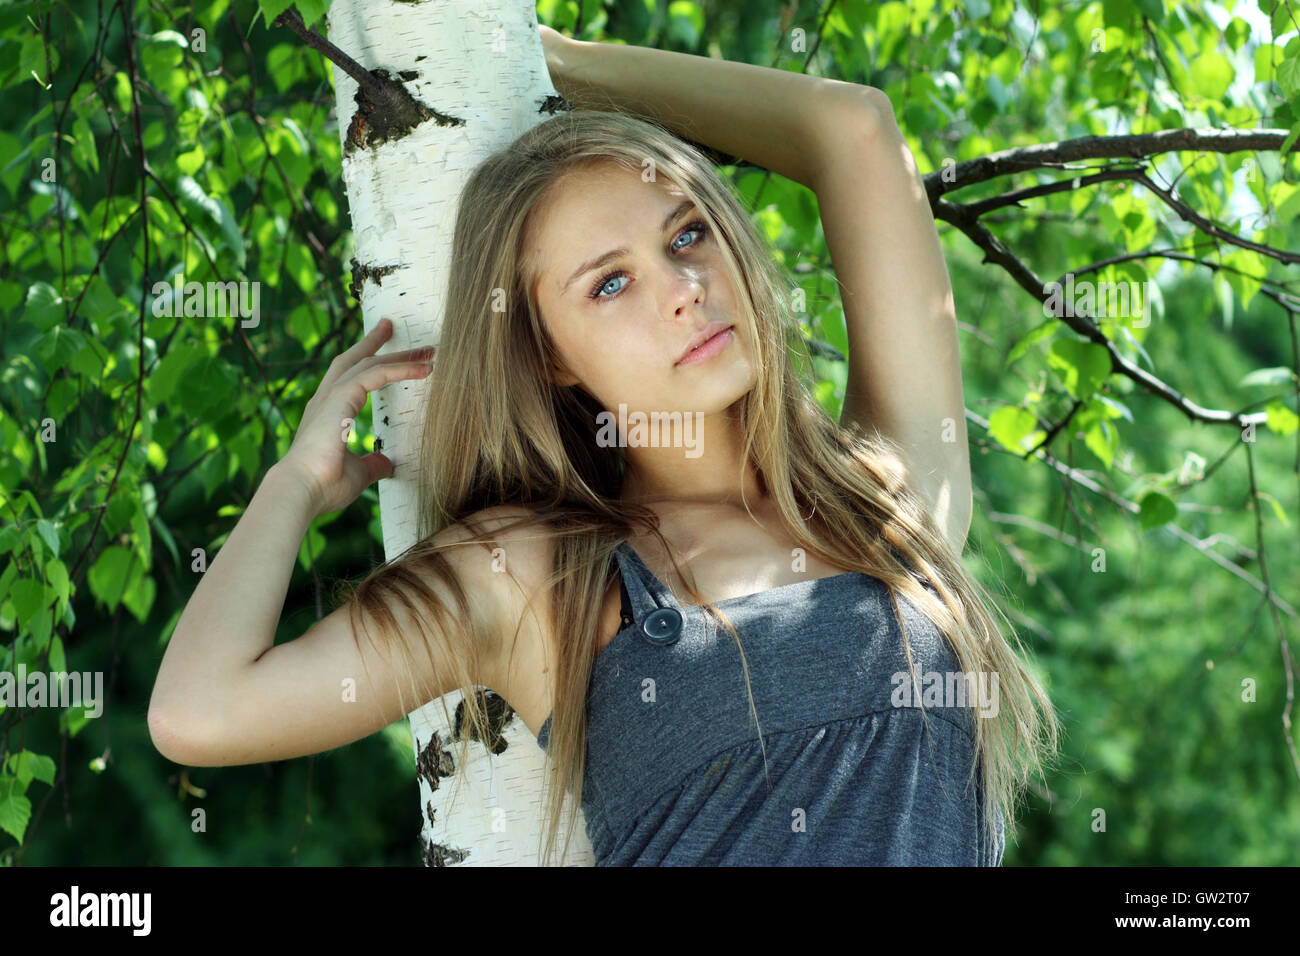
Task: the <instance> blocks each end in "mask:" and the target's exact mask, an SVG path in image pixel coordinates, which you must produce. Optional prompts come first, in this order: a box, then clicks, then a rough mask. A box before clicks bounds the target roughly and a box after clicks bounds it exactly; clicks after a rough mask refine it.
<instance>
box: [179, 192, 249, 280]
mask: <svg viewBox="0 0 1300 956" xmlns="http://www.w3.org/2000/svg"><path fill="white" fill-rule="evenodd" d="M177 188H178V190H179V191H180V194H181V197H182V198H184V199H185V200H186V201H187V202H189V203H190V204H191V205H193V206H196V207H197V208H199V209H201V210H203V212H205V213H207V214H208V216H209V217H210V218H211V219H212V221H213V222H215V223H216V224H217V225H218V226H220V227H221V233H222V235H223V236H224V237H225V240H226V247H227V248H228V249H230V251H231V252H233V253H234V254H235V258H236V259H237V260H238V262H239V267H240V268H241V269H242V268H243V267H244V265H245V264H246V260H247V257H246V255H245V252H244V237H243V235H242V234H241V233H240V231H239V222H238V221H237V220H236V219H235V213H234V211H233V210H231V208H230V206H229V205H228V204H227V203H226V202H225V201H224V200H221V199H216V198H214V197H212V196H209V195H208V194H207V193H206V192H204V190H203V187H202V186H200V185H199V184H198V183H197V182H195V181H194V179H193V178H192V177H190V176H181V177H180V179H179V180H177Z"/></svg>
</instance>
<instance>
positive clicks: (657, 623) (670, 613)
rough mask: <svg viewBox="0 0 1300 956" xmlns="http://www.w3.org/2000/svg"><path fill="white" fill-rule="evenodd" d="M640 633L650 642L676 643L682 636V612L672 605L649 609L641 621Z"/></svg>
mask: <svg viewBox="0 0 1300 956" xmlns="http://www.w3.org/2000/svg"><path fill="white" fill-rule="evenodd" d="M641 633H642V634H644V635H645V639H646V640H647V641H649V642H650V643H651V644H659V645H667V644H674V643H676V642H677V640H678V638H680V637H681V636H682V612H681V611H679V610H677V609H676V608H673V607H661V608H659V609H658V610H655V611H651V612H650V613H649V614H647V615H646V619H645V620H644V621H642V622H641Z"/></svg>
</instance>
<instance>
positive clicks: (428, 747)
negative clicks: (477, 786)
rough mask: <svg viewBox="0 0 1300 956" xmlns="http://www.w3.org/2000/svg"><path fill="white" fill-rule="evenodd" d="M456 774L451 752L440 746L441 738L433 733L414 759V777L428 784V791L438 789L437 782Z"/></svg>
mask: <svg viewBox="0 0 1300 956" xmlns="http://www.w3.org/2000/svg"><path fill="white" fill-rule="evenodd" d="M455 772H456V762H455V761H454V760H453V759H452V756H451V751H450V750H447V749H446V748H444V747H443V746H442V738H441V736H440V735H439V734H438V733H437V732H435V733H434V734H433V736H432V737H430V738H429V742H428V743H427V744H425V745H424V749H423V750H421V751H420V755H419V756H418V757H416V758H415V773H416V776H418V777H420V778H422V779H424V780H427V781H428V782H429V789H430V790H437V789H438V781H439V780H441V779H442V778H443V777H449V776H451V775H452V774H453V773H455Z"/></svg>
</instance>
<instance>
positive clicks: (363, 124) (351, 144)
mask: <svg viewBox="0 0 1300 956" xmlns="http://www.w3.org/2000/svg"><path fill="white" fill-rule="evenodd" d="M370 75H371V76H372V77H373V78H374V79H375V83H373V84H371V85H370V89H369V90H367V88H366V87H365V86H362V85H360V84H358V85H357V92H356V95H355V96H354V97H353V100H355V102H356V104H357V111H356V112H355V113H353V114H352V121H351V122H350V123H348V135H347V142H346V144H345V145H344V148H343V152H344V155H348V156H350V155H351V154H352V152H353V151H354V150H357V149H365V148H366V147H369V146H379V145H381V144H383V143H387V142H390V141H392V140H398V139H401V138H402V137H404V136H407V135H409V134H410V132H411V130H413V129H415V127H417V126H419V125H420V124H421V123H425V122H428V121H429V120H433V121H434V122H435V123H437V124H438V125H439V126H464V125H465V121H464V120H463V119H460V118H459V117H456V116H448V115H447V114H446V113H440V112H438V111H437V110H435V109H434V108H433V107H431V106H427V105H425V104H424V103H421V102H420V101H419V100H417V99H416V98H415V97H414V96H412V95H411V94H410V93H409V92H407V89H406V87H404V86H403V85H402V84H401V83H399V82H397V80H395V79H393V78H392V77H391V76H390V75H389V73H388V71H387V70H384V69H375V70H371V71H370ZM399 76H403V77H406V76H407V74H399Z"/></svg>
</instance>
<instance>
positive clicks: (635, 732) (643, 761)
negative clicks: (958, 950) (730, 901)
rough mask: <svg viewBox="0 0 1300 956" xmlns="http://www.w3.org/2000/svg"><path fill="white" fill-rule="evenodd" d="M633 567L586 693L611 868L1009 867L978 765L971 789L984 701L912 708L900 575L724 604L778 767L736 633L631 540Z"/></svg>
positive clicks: (916, 629) (590, 819) (591, 810)
mask: <svg viewBox="0 0 1300 956" xmlns="http://www.w3.org/2000/svg"><path fill="white" fill-rule="evenodd" d="M616 558H617V562H618V567H619V571H620V575H621V578H622V592H623V607H624V611H623V623H622V627H621V628H620V630H619V632H618V635H617V636H616V637H615V638H614V639H613V641H611V642H610V644H609V645H608V646H607V647H605V648H604V650H602V651H601V652H600V654H599V655H597V657H596V659H595V661H594V663H593V666H592V672H591V679H590V682H589V684H588V691H587V720H588V731H587V767H586V774H585V777H584V782H583V799H582V810H583V815H584V816H585V818H586V824H587V836H588V839H589V840H590V842H591V846H592V850H593V851H594V854H595V862H596V866H874V865H905V866H999V865H1000V864H1001V862H1002V853H1003V849H1004V846H1005V841H1004V825H1003V817H1002V812H1001V810H1000V809H999V810H998V812H997V839H996V840H995V841H994V842H993V843H992V844H991V845H990V844H989V842H988V841H987V840H986V838H985V837H984V828H983V817H982V814H983V787H982V785H981V780H980V775H979V774H978V772H977V774H976V776H975V778H974V779H973V780H971V781H970V782H969V783H968V773H969V770H970V765H971V761H972V759H973V758H974V754H975V743H974V730H975V723H974V721H975V720H976V719H978V717H977V713H978V707H979V704H978V702H977V701H975V700H972V699H971V698H970V697H966V699H965V706H953V703H954V702H955V701H957V700H958V698H957V696H956V695H955V694H953V693H949V695H948V696H947V698H946V699H941V698H940V697H939V696H932V695H926V696H922V699H921V700H917V699H916V698H917V697H918V696H920V695H917V694H916V693H915V692H912V693H910V694H909V695H908V698H907V699H903V697H902V696H901V695H902V691H901V689H900V688H901V687H902V686H904V685H905V686H906V687H907V688H908V689H909V690H912V681H911V678H910V677H909V676H908V669H907V658H906V656H905V653H904V650H903V641H902V632H901V631H900V629H899V626H898V622H897V620H896V619H895V617H894V610H893V606H892V604H891V602H890V596H889V590H888V588H887V587H886V586H885V584H884V582H882V581H880V580H879V579H877V578H874V577H871V576H869V575H866V574H863V573H861V572H857V571H851V572H848V573H845V574H839V575H835V576H832V577H827V578H816V579H809V580H806V581H798V582H795V583H794V584H788V585H785V586H783V587H778V588H773V589H771V590H768V591H762V592H760V593H758V594H751V595H748V596H745V597H739V598H732V599H729V600H725V601H719V602H715V603H716V606H717V607H719V608H720V609H721V610H722V611H723V612H724V613H725V614H726V615H727V616H728V617H729V618H730V619H731V622H732V624H734V625H735V627H736V629H737V630H738V631H739V633H740V638H741V642H742V644H743V646H744V648H745V657H746V659H747V661H748V664H749V679H750V685H751V687H752V690H753V695H754V707H755V709H756V710H757V712H758V719H759V722H760V724H761V729H762V732H763V740H764V744H765V746H766V767H767V772H766V774H765V773H764V754H763V748H762V747H760V744H759V741H758V729H757V728H756V727H755V725H754V721H753V718H752V716H751V713H750V707H749V698H748V696H747V694H746V687H745V675H744V672H743V670H742V666H741V661H740V652H739V651H738V650H737V648H736V642H735V639H734V638H733V637H732V636H731V632H730V631H728V630H726V628H724V627H722V626H721V625H718V624H715V623H714V622H713V621H711V620H710V619H709V617H708V615H707V613H706V612H705V610H704V609H703V608H701V607H697V606H684V605H682V604H679V603H678V601H677V599H676V598H675V597H674V596H673V594H672V592H671V591H670V590H669V589H668V588H667V587H666V586H664V584H663V583H662V582H661V581H660V580H659V579H658V578H657V577H655V575H654V574H653V573H652V572H651V571H650V569H649V568H648V567H647V566H646V565H645V564H644V562H642V560H641V557H640V555H638V554H637V553H636V551H635V550H634V549H633V548H632V546H631V545H630V544H629V543H628V542H626V541H625V542H623V543H622V544H621V545H619V547H618V551H617V553H616ZM917 580H918V581H919V582H920V583H922V584H923V586H925V587H926V588H927V589H929V590H931V591H933V588H932V586H931V585H930V584H929V583H928V582H924V581H921V579H920V578H919V577H918V579H917ZM899 607H900V610H901V612H902V614H903V618H904V621H905V623H906V625H907V633H908V638H909V640H910V642H911V646H912V655H913V660H914V661H915V663H916V670H917V674H918V680H920V683H919V687H920V689H921V690H922V692H925V691H926V688H927V683H926V682H925V679H924V675H925V674H927V673H928V672H932V671H935V672H938V673H939V674H940V675H944V678H945V679H944V680H943V681H942V683H943V685H945V686H947V685H950V684H951V683H952V682H950V681H949V680H947V679H946V678H947V675H949V674H956V673H957V672H958V669H959V665H958V662H957V658H956V656H955V654H954V653H953V651H952V649H951V647H950V646H949V644H948V642H947V640H946V639H945V638H944V637H943V635H942V633H941V632H940V631H939V630H938V629H937V628H936V627H935V626H934V624H933V623H932V622H931V621H930V620H929V619H928V618H927V617H925V615H923V614H922V613H921V612H920V611H919V610H917V609H916V608H915V607H914V606H913V605H912V604H911V603H910V602H909V601H907V600H906V599H905V598H903V597H901V596H900V598H899ZM899 674H901V675H902V676H901V677H897V676H896V675H899ZM931 683H933V682H931ZM994 699H996V697H994ZM900 703H901V704H902V706H899V704H900ZM921 703H924V704H925V720H923V718H922V713H921V710H920V704H921ZM936 703H937V704H939V706H936ZM945 705H946V706H945ZM926 721H928V729H927V723H926ZM550 724H551V718H550V717H547V718H546V722H545V723H543V724H542V728H541V731H540V733H539V734H538V736H537V743H538V746H540V747H542V748H545V747H546V740H547V737H548V734H549V732H550Z"/></svg>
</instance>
